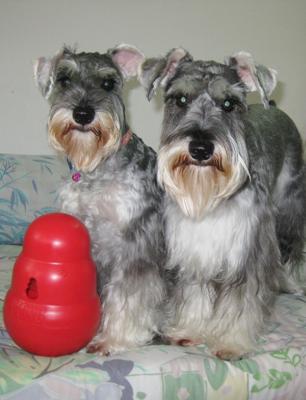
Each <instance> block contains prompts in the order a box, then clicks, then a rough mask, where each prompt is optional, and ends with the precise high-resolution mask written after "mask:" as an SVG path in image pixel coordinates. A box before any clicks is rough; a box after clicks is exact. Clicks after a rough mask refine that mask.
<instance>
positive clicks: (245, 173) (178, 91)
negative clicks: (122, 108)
mask: <svg viewBox="0 0 306 400" xmlns="http://www.w3.org/2000/svg"><path fill="white" fill-rule="evenodd" d="M139 78H140V81H141V83H142V85H143V86H144V87H145V89H146V91H147V97H148V98H149V100H150V98H151V97H152V96H153V94H154V92H155V90H156V89H157V87H158V86H161V87H163V88H164V93H165V111H164V119H163V127H162V135H161V145H160V150H159V154H158V181H159V183H160V184H161V185H162V187H163V188H164V189H165V191H166V198H165V210H164V219H165V224H166V228H165V229H166V233H165V239H166V245H167V251H168V263H167V268H168V270H169V272H171V275H173V276H174V279H173V285H172V286H171V287H170V289H169V293H170V300H169V302H168V305H167V321H168V322H167V323H166V326H165V328H164V335H165V337H167V338H168V339H169V340H170V342H171V343H176V344H181V345H189V344H196V343H206V344H207V345H208V346H209V347H210V348H211V350H212V351H213V353H214V354H216V355H217V356H219V357H220V358H225V359H228V358H236V357H240V356H241V355H242V354H244V353H247V352H249V351H252V349H254V343H255V340H256V338H257V337H258V335H259V334H260V332H261V330H262V327H263V324H264V320H265V317H266V316H268V315H269V314H271V311H272V310H273V303H274V299H275V296H276V294H277V293H278V292H279V291H289V292H291V291H292V292H294V291H296V290H298V286H297V285H295V280H294V279H293V278H292V274H294V271H296V269H294V267H296V264H297V263H298V262H299V261H300V260H301V257H302V248H303V239H304V224H305V215H306V210H305V205H306V203H305V201H306V194H305V169H304V164H303V159H302V143H301V138H300V136H299V133H298V131H297V129H296V127H295V125H294V123H293V122H292V121H291V120H290V119H289V117H288V116H287V115H286V114H284V113H283V112H282V111H280V110H279V109H277V108H276V107H275V106H273V105H272V104H270V102H269V95H270V94H271V92H272V91H273V89H274V87H275V85H276V71H274V70H272V69H269V68H266V67H264V66H262V65H256V64H255V63H254V61H253V59H252V57H251V55H250V54H248V53H244V52H240V53H237V54H236V55H234V56H232V57H230V58H229V59H228V60H227V61H225V63H224V64H222V63H217V62H214V61H208V62H205V61H194V60H193V58H192V57H191V56H190V54H189V53H188V52H186V51H185V50H184V49H182V48H176V49H173V50H172V51H170V52H169V53H168V55H167V56H166V57H164V58H151V59H150V58H149V59H147V60H145V62H144V63H143V64H142V66H141V68H140V72H139ZM251 91H258V92H259V94H260V98H261V101H262V103H263V105H262V104H257V105H251V106H248V105H247V101H246V95H247V93H248V92H251ZM271 103H272V102H271Z"/></svg>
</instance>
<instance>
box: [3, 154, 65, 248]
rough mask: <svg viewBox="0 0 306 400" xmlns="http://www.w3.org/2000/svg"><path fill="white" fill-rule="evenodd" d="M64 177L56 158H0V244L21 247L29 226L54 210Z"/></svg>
mask: <svg viewBox="0 0 306 400" xmlns="http://www.w3.org/2000/svg"><path fill="white" fill-rule="evenodd" d="M68 173H69V168H68V165H67V163H66V161H65V160H64V159H60V158H59V157H57V156H51V155H50V156H32V155H13V154H0V244H21V243H22V241H23V236H24V232H25V230H26V228H27V226H28V225H29V223H31V222H32V221H33V220H34V219H35V218H37V217H38V216H40V215H42V214H46V213H48V212H52V211H55V210H56V208H57V205H56V198H57V189H58V187H59V185H60V184H61V182H63V180H64V179H65V177H67V175H68Z"/></svg>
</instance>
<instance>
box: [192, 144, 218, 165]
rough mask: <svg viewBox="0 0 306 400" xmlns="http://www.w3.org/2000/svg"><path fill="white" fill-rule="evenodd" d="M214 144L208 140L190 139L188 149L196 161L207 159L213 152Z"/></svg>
mask: <svg viewBox="0 0 306 400" xmlns="http://www.w3.org/2000/svg"><path fill="white" fill-rule="evenodd" d="M214 149H215V146H214V144H213V143H212V142H211V141H210V140H192V141H191V142H190V143H189V147H188V151H189V154H190V155H191V157H192V158H193V159H194V160H196V161H198V162H201V161H207V160H209V159H210V158H211V157H212V155H213V154H214Z"/></svg>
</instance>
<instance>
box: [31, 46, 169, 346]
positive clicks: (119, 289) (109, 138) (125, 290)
mask: <svg viewBox="0 0 306 400" xmlns="http://www.w3.org/2000/svg"><path fill="white" fill-rule="evenodd" d="M142 61H143V55H142V53H141V52H139V51H138V50H137V49H136V48H134V47H133V46H129V45H120V46H118V47H116V48H114V49H111V50H109V51H108V52H107V53H105V54H99V53H76V52H75V51H73V50H71V49H69V48H64V49H63V50H62V51H60V52H59V53H58V54H56V55H55V56H54V57H52V58H44V57H42V58H40V59H38V60H37V62H36V64H35V67H34V73H35V80H36V82H37V85H38V87H39V88H40V90H41V92H42V94H43V96H44V97H45V98H46V99H47V100H48V102H49V104H50V114H49V121H48V131H49V135H48V137H49V141H50V143H51V145H52V146H53V147H54V148H55V149H56V150H57V151H59V152H60V153H63V154H64V155H66V156H67V158H68V159H69V162H70V163H71V165H72V166H73V169H74V172H73V175H72V178H73V179H70V180H69V181H68V182H67V183H66V184H65V185H64V187H63V188H62V190H61V191H60V200H61V210H62V211H63V212H66V213H69V214H72V215H74V216H76V217H78V218H79V219H80V220H81V221H83V222H84V224H85V225H86V227H87V228H88V230H89V233H90V237H91V243H92V255H93V258H94V261H95V263H96V266H97V271H98V290H99V293H100V296H101V300H102V322H101V328H100V330H99V332H98V334H97V336H96V337H95V338H94V339H93V341H92V342H91V343H90V344H89V346H88V351H89V352H96V351H97V352H100V353H101V354H110V353H115V352H118V351H123V350H126V349H129V348H133V347H136V346H141V345H144V344H146V343H150V342H151V341H152V340H153V338H154V336H155V335H156V334H157V333H158V332H159V329H160V328H159V325H160V309H161V303H162V301H163V298H164V294H165V289H164V283H163V280H162V278H161V274H160V270H161V260H162V259H163V252H164V243H163V232H162V225H161V222H160V221H161V217H160V214H161V209H160V208H161V199H162V191H161V190H160V188H159V187H158V185H157V181H156V154H155V152H154V151H153V150H152V149H151V148H149V147H147V146H146V145H145V144H144V143H143V141H142V140H141V139H140V138H139V137H138V136H136V135H135V134H132V133H131V131H130V130H129V127H128V124H127V121H126V118H125V107H124V104H123V100H122V86H123V83H124V80H125V79H129V78H131V77H133V76H135V75H136V73H137V68H138V66H139V64H140V63H141V62H142ZM80 285H82V282H80Z"/></svg>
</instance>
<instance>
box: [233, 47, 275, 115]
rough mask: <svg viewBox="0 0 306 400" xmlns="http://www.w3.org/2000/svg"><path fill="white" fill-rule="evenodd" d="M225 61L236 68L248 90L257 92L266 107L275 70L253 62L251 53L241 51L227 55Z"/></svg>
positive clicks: (271, 90) (272, 86)
mask: <svg viewBox="0 0 306 400" xmlns="http://www.w3.org/2000/svg"><path fill="white" fill-rule="evenodd" d="M226 63H227V65H229V66H230V67H232V68H234V69H236V71H237V73H238V76H239V77H240V79H241V81H242V82H243V83H244V85H245V87H246V88H247V90H248V91H249V92H255V91H258V92H259V94H260V97H261V101H262V103H263V104H264V106H265V107H266V108H268V107H269V96H270V95H271V93H272V92H273V90H274V89H275V86H276V84H277V71H275V70H274V69H272V68H267V67H265V66H264V65H257V64H255V62H254V60H253V57H252V56H251V54H249V53H246V52H243V51H241V52H238V53H236V54H234V55H233V56H231V57H229V58H228V60H227V61H226Z"/></svg>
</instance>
